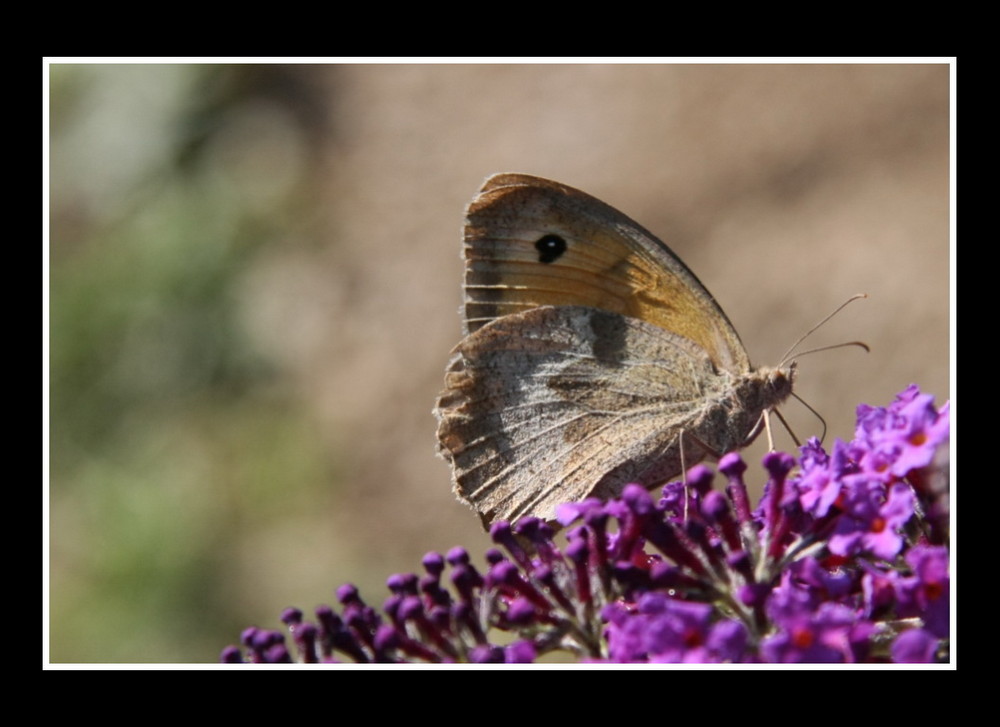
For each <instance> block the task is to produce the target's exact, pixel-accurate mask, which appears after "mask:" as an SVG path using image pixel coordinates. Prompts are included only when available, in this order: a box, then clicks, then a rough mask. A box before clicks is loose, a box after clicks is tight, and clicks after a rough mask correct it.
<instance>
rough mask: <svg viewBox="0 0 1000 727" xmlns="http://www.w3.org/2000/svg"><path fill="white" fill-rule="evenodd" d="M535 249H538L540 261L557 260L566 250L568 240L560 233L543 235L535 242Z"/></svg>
mask: <svg viewBox="0 0 1000 727" xmlns="http://www.w3.org/2000/svg"><path fill="white" fill-rule="evenodd" d="M535 249H536V250H538V262H540V263H551V262H555V261H556V260H558V259H559V258H560V257H562V254H563V253H564V252H566V241H565V240H564V239H562V238H561V237H559V235H543V236H542V237H539V238H538V240H537V241H536V242H535Z"/></svg>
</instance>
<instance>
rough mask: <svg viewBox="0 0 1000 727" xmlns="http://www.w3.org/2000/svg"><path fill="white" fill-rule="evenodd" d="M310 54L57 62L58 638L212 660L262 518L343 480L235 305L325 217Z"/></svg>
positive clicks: (53, 366)
mask: <svg viewBox="0 0 1000 727" xmlns="http://www.w3.org/2000/svg"><path fill="white" fill-rule="evenodd" d="M307 71H308V69H297V68H282V67H272V66H192V65H53V66H50V122H51V123H50V133H51V136H50V169H49V171H50V185H49V189H50V240H49V254H50V291H49V293H50V296H49V310H50V336H49V346H50V408H49V417H50V418H49V421H50V473H51V478H50V490H49V495H50V506H51V518H50V544H51V558H50V563H51V575H50V606H51V613H50V659H51V660H52V661H53V662H187V661H214V660H215V659H216V658H217V656H218V651H219V649H221V647H222V646H224V645H225V644H226V643H230V642H232V641H233V640H234V639H235V638H237V636H238V634H239V631H240V629H242V628H243V627H245V626H246V625H247V619H248V614H247V613H244V612H242V611H241V608H240V603H239V598H238V591H239V589H240V586H239V585H238V584H234V582H233V580H232V579H233V574H232V573H231V572H230V571H231V569H232V567H233V564H234V561H238V559H239V553H238V549H239V544H240V543H241V541H243V540H245V539H246V538H247V537H249V536H250V535H251V534H252V532H253V530H254V528H255V527H259V526H260V525H261V522H262V521H263V520H265V519H266V518H269V517H274V516H276V515H278V514H280V513H281V511H282V510H283V508H287V507H294V505H295V503H296V502H301V500H302V499H303V498H310V497H317V496H320V493H322V492H323V489H324V488H328V486H329V482H330V479H331V472H332V469H333V464H332V463H331V461H330V457H329V454H328V452H326V451H325V450H324V447H323V445H322V443H321V442H320V441H319V437H318V435H316V434H315V431H316V428H315V427H314V426H313V425H312V423H311V422H310V421H309V420H308V415H307V414H306V413H305V409H304V408H302V407H301V406H299V402H298V394H297V393H296V392H295V390H294V387H293V386H292V385H291V384H290V382H289V381H288V380H287V379H286V377H284V376H283V375H282V373H281V371H280V370H278V369H277V368H276V367H275V366H274V365H273V364H272V363H271V362H269V361H268V360H267V358H266V357H265V356H264V355H262V354H261V353H260V352H259V351H258V350H256V349H255V348H254V345H253V342H252V340H251V337H250V336H248V335H247V333H246V331H245V328H244V326H243V325H242V324H241V319H240V296H241V295H245V294H246V293H245V288H246V282H245V279H244V278H245V274H246V271H247V270H248V269H249V268H250V267H251V266H252V265H253V264H254V261H255V260H256V259H257V256H258V255H260V254H261V252H262V251H263V250H265V249H267V248H268V247H271V246H275V245H278V244H286V245H287V244H296V243H294V242H289V240H290V239H292V240H294V239H298V240H306V242H307V244H308V240H309V236H310V227H309V224H310V220H311V219H312V218H311V216H310V214H309V210H310V209H311V206H312V205H313V204H314V200H313V199H312V197H311V195H310V191H309V190H310V184H309V179H310V175H311V174H312V170H311V168H310V166H309V162H308V160H309V158H310V155H309V153H308V148H309V145H310V144H311V143H312V141H314V138H315V137H314V136H311V135H313V134H315V132H316V128H317V127H316V124H317V123H318V122H321V119H320V118H319V117H318V116H317V113H318V112H317V108H319V106H318V105H315V104H314V100H315V99H314V98H313V97H312V96H311V95H310V94H309V92H308V91H309V88H308V84H303V83H302V82H301V81H302V79H304V78H306V77H307Z"/></svg>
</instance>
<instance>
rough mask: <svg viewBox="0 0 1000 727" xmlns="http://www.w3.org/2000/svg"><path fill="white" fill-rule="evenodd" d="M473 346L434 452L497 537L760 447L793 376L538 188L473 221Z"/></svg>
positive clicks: (614, 235)
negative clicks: (505, 527)
mask: <svg viewBox="0 0 1000 727" xmlns="http://www.w3.org/2000/svg"><path fill="white" fill-rule="evenodd" d="M464 256H465V285H464V289H465V303H464V308H463V322H464V331H463V332H464V335H465V337H464V338H463V340H462V341H461V342H460V343H459V344H458V345H457V346H456V347H455V348H454V350H453V351H452V355H451V360H450V361H449V363H448V366H447V369H446V372H445V384H444V390H443V391H442V393H441V395H440V396H439V398H438V401H437V405H436V408H435V415H436V417H437V420H438V429H437V436H438V452H439V454H441V455H442V456H443V457H444V458H445V459H446V460H447V461H448V462H450V464H451V466H452V474H453V484H454V491H455V493H456V494H457V496H458V497H459V498H460V499H461V500H463V501H465V502H467V503H468V504H469V505H471V506H472V507H473V508H474V509H475V510H476V511H477V512H478V513H479V515H480V517H481V518H482V520H483V523H484V524H485V525H487V526H488V525H489V524H491V523H493V522H496V521H497V520H507V521H513V520H516V519H518V518H521V517H524V516H528V515H532V516H537V517H541V518H544V519H549V520H551V519H553V518H555V515H556V508H557V507H558V506H559V505H561V504H564V503H572V502H578V501H581V500H583V499H585V498H587V497H600V498H602V499H607V498H610V497H613V496H615V495H617V494H619V493H620V492H621V490H622V488H623V487H624V486H625V485H626V484H628V483H631V482H638V483H640V484H643V485H645V486H647V487H653V486H655V485H658V484H662V483H664V482H666V481H668V480H669V479H670V478H672V477H675V476H676V475H679V474H680V473H681V471H682V468H683V467H690V466H691V465H693V464H695V463H697V462H699V461H701V460H702V459H704V458H705V457H706V456H708V455H713V456H719V455H721V454H723V453H725V452H729V451H732V450H734V449H738V448H740V447H743V446H745V445H747V444H749V443H750V442H751V441H752V440H753V439H754V438H755V437H756V435H757V434H758V433H759V432H760V430H761V428H762V422H763V418H764V415H765V414H766V412H768V411H769V410H771V409H772V408H774V407H775V406H776V405H777V404H779V403H781V402H782V401H784V399H785V398H787V397H788V396H789V395H790V394H791V391H792V385H793V382H794V378H795V364H794V362H793V363H791V364H789V365H787V366H784V367H776V368H765V367H761V368H755V367H753V366H751V364H750V359H749V357H748V356H747V352H746V349H745V348H744V347H743V344H742V342H741V341H740V338H739V336H738V335H737V333H736V330H735V329H734V328H733V325H732V323H730V322H729V319H728V318H727V317H726V314H725V313H724V312H723V311H722V308H720V307H719V304H718V303H716V302H715V299H714V298H713V297H712V295H711V294H710V293H709V292H708V290H706V289H705V286H703V285H702V284H701V283H700V282H699V281H698V279H697V278H696V277H695V275H694V273H692V272H691V271H690V270H689V269H688V268H687V266H686V265H685V264H684V263H683V262H682V261H681V260H680V258H678V257H677V255H675V254H674V253H673V252H672V251H671V250H670V248H668V247H667V246H666V245H665V244H664V243H663V242H661V241H660V240H659V239H657V238H656V237H655V236H654V235H653V234H652V233H650V232H649V231H647V230H646V229H644V228H643V227H641V226H640V225H639V224H637V223H636V222H634V221H633V220H631V219H630V218H629V217H627V216H626V215H624V214H622V213H621V212H619V211H618V210H616V209H614V208H613V207H611V206H609V205H607V204H605V203H604V202H601V201H600V200H598V199H596V198H594V197H592V196H590V195H588V194H586V193H584V192H581V191H579V190H577V189H573V188H572V187H568V186H566V185H564V184H560V183H558V182H554V181H551V180H548V179H542V178H539V177H533V176H529V175H526V174H512V173H507V174H496V175H494V176H492V177H489V178H488V179H487V180H486V181H485V183H484V184H483V186H482V188H481V189H480V191H479V193H478V194H477V195H476V196H475V197H474V198H473V200H472V202H471V203H470V204H469V206H468V209H467V211H466V222H465V246H464Z"/></svg>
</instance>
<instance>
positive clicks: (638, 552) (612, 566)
mask: <svg viewBox="0 0 1000 727" xmlns="http://www.w3.org/2000/svg"><path fill="white" fill-rule="evenodd" d="M948 438H949V409H948V406H947V404H946V405H945V406H944V407H943V408H941V409H940V410H938V409H936V408H935V407H934V404H933V399H932V397H930V396H928V395H925V394H921V393H920V392H919V391H918V390H917V388H916V387H913V386H911V387H910V388H908V389H907V390H905V391H904V392H903V393H901V394H900V395H899V396H898V397H897V399H896V401H894V402H893V403H892V404H891V405H890V406H889V407H885V408H874V407H868V406H861V407H859V408H858V424H857V429H856V432H855V438H854V440H853V441H852V442H850V443H845V442H842V441H839V440H838V441H837V442H835V443H834V445H833V448H832V451H831V452H830V453H829V454H828V453H827V452H825V451H824V450H823V449H822V448H821V447H820V445H819V443H818V442H817V441H815V440H813V441H810V442H809V443H808V444H807V445H806V446H804V447H803V448H802V454H801V456H800V458H799V460H798V462H797V463H796V461H795V460H793V458H792V457H790V456H788V455H786V454H780V453H771V454H769V455H767V456H766V457H765V458H764V467H765V468H766V470H767V473H768V482H767V485H766V487H765V490H764V494H763V497H762V498H761V501H760V504H759V505H758V507H757V508H756V509H752V508H751V505H750V499H749V496H748V493H747V487H746V485H745V483H744V480H743V473H744V471H745V470H746V465H745V464H744V463H743V461H742V460H741V459H740V458H739V456H738V455H736V454H729V455H726V456H725V457H723V458H722V460H721V461H720V462H719V471H720V472H721V473H722V474H723V475H724V476H725V477H726V479H727V485H726V487H725V490H724V492H720V491H718V490H714V489H712V480H713V478H714V475H713V473H712V472H711V471H710V470H709V469H708V468H706V467H703V466H697V467H694V468H692V469H691V470H690V471H689V472H688V473H687V476H686V478H685V480H686V481H685V482H684V483H680V482H675V483H670V484H669V485H667V486H666V487H665V488H664V489H663V496H662V498H660V499H659V500H658V501H657V500H654V498H653V497H652V496H651V495H650V493H648V492H647V491H646V490H645V489H644V488H642V487H640V486H638V485H630V486H628V487H626V488H625V490H624V491H623V493H622V496H621V497H620V498H619V499H615V500H610V501H608V502H606V503H605V502H600V501H598V500H588V501H585V502H582V503H576V504H572V505H566V506H564V507H563V508H561V509H560V511H559V516H558V520H559V523H560V524H561V525H563V526H565V527H566V528H567V530H566V536H565V540H566V543H565V544H564V545H561V546H560V545H557V543H556V541H555V539H554V538H555V530H554V529H553V527H552V526H550V525H549V524H548V523H545V522H543V521H540V520H538V519H535V518H525V519H522V520H520V521H518V522H517V523H515V524H514V525H513V526H511V525H508V524H507V523H497V524H496V525H494V527H493V528H492V530H491V536H492V538H493V540H494V542H495V543H496V544H497V545H498V546H500V547H499V548H493V549H490V550H489V551H488V552H487V554H486V569H485V573H483V574H481V573H480V572H479V571H478V570H477V569H476V568H475V567H474V566H473V565H472V564H471V562H470V559H469V557H468V554H467V553H466V552H465V551H464V550H463V549H461V548H456V549H453V550H452V551H450V552H449V553H448V555H447V556H446V557H442V556H441V555H439V554H436V553H431V554H428V555H427V556H426V557H425V558H424V564H423V565H424V571H425V575H423V576H420V577H418V576H416V575H413V574H409V575H399V576H393V577H392V578H390V579H389V582H388V586H389V589H390V592H391V595H390V596H389V598H388V599H387V600H386V601H385V603H384V604H383V607H382V610H381V611H377V610H375V609H373V608H371V607H370V606H368V605H366V604H365V603H364V602H363V601H362V600H361V598H360V596H359V595H358V593H357V591H356V589H354V588H353V587H351V586H343V587H341V588H340V589H339V590H338V592H337V596H338V600H339V601H340V603H341V605H342V609H341V612H340V614H337V613H336V612H334V611H333V610H332V609H330V608H329V607H325V606H323V607H320V608H318V609H317V610H316V621H315V623H313V622H309V621H305V620H303V615H302V613H301V612H300V611H298V610H296V609H289V610H288V611H286V612H285V614H284V615H283V617H282V620H283V621H284V623H285V624H286V626H287V627H288V629H289V631H290V632H291V635H292V639H293V641H294V643H295V649H294V651H295V655H294V656H293V654H292V653H291V652H289V650H288V648H287V647H286V646H285V638H284V634H282V633H281V632H277V631H267V630H261V629H256V628H251V629H247V630H246V631H244V633H243V638H242V643H243V647H244V648H243V649H242V650H241V649H238V648H236V647H229V648H227V649H226V650H225V651H224V652H223V655H222V659H223V661H226V662H239V661H244V660H248V661H251V662H258V663H260V662H264V663H267V662H281V661H303V662H322V661H345V660H349V661H354V662H479V663H503V662H506V663H512V662H530V661H534V660H535V659H536V658H537V657H538V656H540V655H542V654H545V653H548V652H553V651H562V652H568V653H570V654H572V655H574V656H575V657H576V658H578V659H581V660H587V661H607V662H670V663H740V662H746V663H755V662H757V663H760V662H766V663H794V662H800V663H857V662H935V661H944V660H947V658H948V636H949V628H950V614H949V602H950V599H949V594H950V581H949V575H948V561H949V558H948V532H949V531H948V520H949V518H948V492H949V488H948V462H947V458H948ZM796 465H797V468H796ZM446 564H447V565H448V566H449V567H450V570H449V573H448V580H449V581H450V585H451V587H450V588H448V587H446V586H445V585H444V583H443V578H444V573H445V565H446ZM498 636H499V637H500V638H499V639H498ZM498 641H499V642H500V643H502V644H503V645H502V646H501V645H500V644H499V643H496V642H498Z"/></svg>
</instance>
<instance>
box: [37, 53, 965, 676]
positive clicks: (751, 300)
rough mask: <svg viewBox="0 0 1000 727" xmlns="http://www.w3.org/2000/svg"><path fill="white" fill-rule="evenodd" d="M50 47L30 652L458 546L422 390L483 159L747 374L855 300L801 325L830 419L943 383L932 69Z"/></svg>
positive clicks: (279, 599) (936, 84)
mask: <svg viewBox="0 0 1000 727" xmlns="http://www.w3.org/2000/svg"><path fill="white" fill-rule="evenodd" d="M48 70H49V83H50V88H49V91H50V95H49V102H50V129H49V131H50V137H49V142H50V147H49V149H50V165H49V173H50V180H49V181H50V184H49V192H50V204H51V207H50V218H49V221H50V239H49V254H50V278H49V284H50V290H49V306H50V331H49V345H50V372H49V373H50V396H51V399H50V408H49V415H50V482H49V504H50V521H49V526H50V532H49V545H50V582H49V586H50V606H51V613H50V624H49V625H50V639H51V642H50V659H51V660H52V661H53V662H214V661H216V660H217V659H218V656H219V652H220V650H221V649H222V648H223V647H224V646H226V645H227V644H230V643H236V642H237V641H238V638H239V633H240V631H241V630H242V629H243V628H244V627H246V626H249V625H260V626H265V627H269V628H277V627H278V626H279V625H280V624H279V621H278V615H279V613H280V611H281V609H282V608H284V607H286V606H290V605H295V606H298V607H300V608H302V609H303V610H305V611H307V613H308V612H311V610H312V608H313V607H315V606H316V605H317V604H319V603H331V604H333V603H335V599H334V596H333V589H334V588H335V587H336V586H338V585H339V584H341V583H344V582H346V581H350V582H354V583H356V584H357V585H358V586H359V588H360V589H361V592H362V595H363V597H365V598H366V600H368V602H369V603H371V604H373V605H380V604H381V603H382V601H383V600H384V598H385V597H386V595H387V591H386V589H385V586H384V583H385V579H386V577H387V576H389V575H390V574H392V573H397V572H406V571H414V570H419V568H420V559H421V557H422V556H423V554H424V553H426V552H427V551H429V550H438V551H446V550H447V549H448V548H450V547H451V546H453V545H457V544H461V545H464V546H465V547H467V548H468V549H469V550H470V552H471V553H473V555H474V556H475V557H476V559H477V562H478V563H481V562H482V561H481V555H482V552H483V551H484V550H485V549H486V547H488V545H489V542H488V538H487V536H486V535H485V534H484V533H483V532H482V530H481V528H480V525H479V520H478V518H477V517H476V516H475V515H474V514H473V513H472V511H471V510H469V509H467V508H466V506H464V505H462V504H461V503H459V502H457V501H456V500H455V498H454V496H453V495H452V493H451V485H450V473H449V470H448V467H447V466H446V464H445V463H444V462H443V461H442V460H439V459H437V458H436V456H435V435H434V431H435V421H434V418H433V416H432V414H431V409H432V407H433V404H434V400H435V397H436V395H437V393H438V390H439V388H440V386H441V384H442V381H443V371H444V366H445V362H446V361H447V360H448V352H449V350H450V348H451V347H452V346H453V345H454V344H455V343H457V341H458V339H459V331H460V321H459V316H458V308H459V303H460V301H461V290H460V284H461V260H460V258H459V254H460V249H461V229H462V219H463V210H464V206H465V205H466V204H467V202H468V201H469V200H470V199H471V198H472V196H473V195H474V194H475V192H476V191H477V189H478V188H479V185H480V183H481V182H482V180H483V179H484V178H485V177H486V176H487V175H489V174H491V173H493V172H500V171H517V172H527V173H531V174H536V175H540V176H544V177H549V178H552V179H556V180H559V181H561V182H565V183H567V184H570V185H572V186H575V187H578V188H580V189H582V190H584V191H587V192H589V193H591V194H593V195H595V196H597V197H599V198H601V199H603V200H604V201H606V202H608V203H610V204H612V205H614V206H615V207H618V208H619V209H621V210H622V211H623V212H625V213H626V214H628V215H629V216H631V217H633V218H634V219H635V220H637V221H638V222H639V223H640V224H642V225H643V226H645V227H647V228H649V229H650V230H651V231H653V232H654V233H656V234H658V235H659V236H660V237H661V238H662V239H663V240H664V241H665V242H666V243H667V244H668V245H669V246H670V247H671V248H672V249H673V250H674V251H675V252H676V253H677V254H678V255H679V256H680V257H682V258H683V259H684V260H685V261H686V262H687V263H688V265H689V266H690V267H691V268H692V270H694V272H695V274H696V275H698V277H699V278H700V279H701V280H702V282H703V283H705V285H706V286H707V287H708V288H709V290H711V291H712V293H713V294H714V296H715V297H716V299H717V300H718V301H719V302H720V304H721V305H722V306H723V308H724V309H725V310H726V311H727V312H728V314H729V316H730V318H731V319H732V321H733V323H734V325H735V326H736V328H737V330H738V331H740V334H741V336H742V338H743V341H744V343H745V344H746V347H747V349H748V351H749V352H750V355H751V357H752V359H753V360H754V361H755V362H757V363H766V364H773V363H776V362H777V361H778V359H779V358H780V357H781V355H782V354H783V353H784V351H785V349H786V348H787V347H788V346H790V345H791V344H792V343H793V342H794V341H795V340H796V339H797V338H798V337H799V336H800V335H801V334H803V333H805V331H806V330H808V329H809V328H810V327H811V326H812V325H813V324H814V323H816V322H818V321H819V320H820V319H821V318H823V317H824V316H825V315H826V314H827V313H829V312H830V311H832V310H833V309H834V308H835V307H836V306H837V305H838V304H839V303H841V302H843V301H844V300H846V299H847V298H848V297H849V296H850V295H852V294H854V293H857V292H865V293H868V294H869V296H870V297H869V299H868V300H865V301H859V302H856V303H854V304H852V305H851V306H849V307H848V308H847V309H846V310H845V311H844V312H843V313H841V314H840V315H839V316H837V317H836V318H835V319H834V320H833V321H832V322H830V323H829V324H827V325H826V326H825V327H823V328H822V329H820V331H819V332H818V333H816V334H815V335H814V336H813V337H812V338H811V339H810V341H809V345H810V346H818V345H822V344H832V343H839V342H843V341H850V340H863V341H865V342H867V343H868V344H869V345H870V346H871V348H872V351H871V353H870V354H865V353H864V352H862V351H861V350H860V349H856V348H847V349H841V350H836V351H832V352H827V353H820V354H816V355H814V356H807V357H806V358H804V359H803V360H802V361H801V363H800V368H799V379H798V385H797V392H798V393H799V394H800V395H801V396H803V397H804V398H805V399H806V400H807V401H808V402H809V403H810V404H811V405H812V406H813V407H815V408H816V409H817V410H818V411H819V412H820V413H821V414H822V415H823V417H825V419H826V421H827V422H828V424H829V427H830V431H829V434H828V435H827V439H828V442H829V441H832V438H833V437H841V438H845V439H849V438H850V437H851V434H852V428H853V420H854V408H855V406H856V405H857V404H858V403H860V402H866V403H870V404H873V405H884V404H887V403H888V402H889V401H891V400H892V398H893V397H894V396H895V394H896V393H897V392H899V391H900V390H901V389H903V388H904V387H905V386H906V385H907V384H909V383H911V382H914V383H917V384H919V385H920V387H921V388H922V389H924V390H925V391H927V392H929V393H933V394H935V395H936V396H937V398H938V402H939V403H940V402H943V401H944V400H946V399H948V398H949V396H950V391H949V290H948V286H949V259H950V258H949V186H948V184H949V67H948V66H947V65H941V64H915V65H895V64H885V65H780V64H779V65H738V64H734V65H670V64H666V65H662V64H650V65H631V64H629V65H610V64H608V65H605V64H583V65H567V64H553V65H532V64H518V65H494V64H485V65H469V64H458V65H402V64H386V65H365V64H358V65H335V64H291V65H176V64H149V65H80V64H66V63H54V64H52V65H50V66H49V68H48ZM784 412H785V414H786V416H787V417H788V418H789V419H790V421H791V422H792V426H793V427H794V429H795V431H796V432H797V433H798V435H799V436H800V437H803V438H804V437H806V436H809V435H812V434H818V433H819V430H820V427H821V425H820V424H819V422H818V421H817V419H816V418H815V417H814V416H813V415H811V414H809V412H808V411H807V410H805V409H804V407H801V406H799V405H798V404H796V403H794V402H792V403H790V404H789V405H787V406H786V407H785V409H784ZM778 442H779V444H780V445H781V446H782V447H783V448H785V449H790V448H792V446H793V445H792V442H791V441H790V440H789V439H788V437H787V436H782V435H781V434H779V440H778ZM755 447H757V449H755V450H754V451H752V452H751V454H749V455H748V458H749V459H751V460H753V461H759V457H760V455H761V454H762V453H763V449H762V448H761V444H760V443H758V444H757V445H755ZM758 469H759V468H758V467H756V466H755V465H752V467H751V472H752V473H753V474H754V475H755V476H756V477H757V478H759V479H763V478H762V476H761V475H760V473H759V472H757V470H758Z"/></svg>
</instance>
